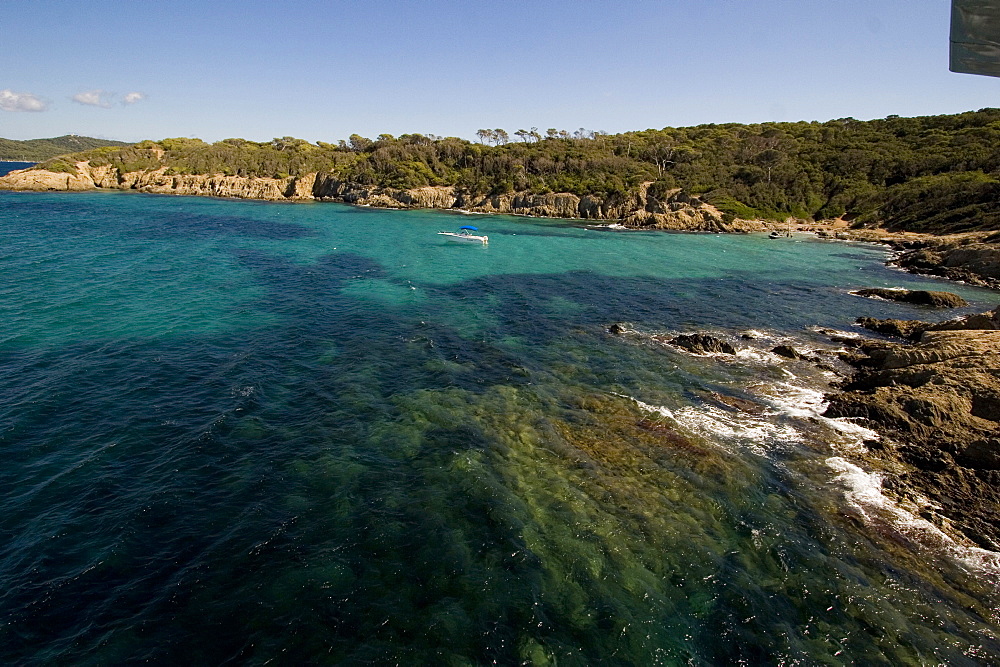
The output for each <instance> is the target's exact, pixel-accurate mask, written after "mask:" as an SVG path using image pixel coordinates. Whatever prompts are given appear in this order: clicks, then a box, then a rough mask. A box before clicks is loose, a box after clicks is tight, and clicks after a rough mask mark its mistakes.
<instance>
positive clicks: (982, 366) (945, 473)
mask: <svg viewBox="0 0 1000 667" xmlns="http://www.w3.org/2000/svg"><path fill="white" fill-rule="evenodd" d="M859 323H860V324H862V325H863V326H865V327H866V328H869V329H872V330H875V331H879V332H882V333H885V334H887V335H904V336H905V337H906V338H908V339H909V341H907V342H904V341H899V342H894V341H890V340H877V339H865V338H862V339H857V340H852V339H848V340H842V341H840V342H842V343H843V344H845V345H848V346H850V347H851V348H852V350H851V352H847V353H843V354H842V355H841V356H842V358H843V360H845V361H847V362H848V363H850V364H851V365H852V366H854V367H855V369H856V371H855V373H854V374H853V376H851V377H850V378H848V379H847V380H845V381H844V382H843V383H842V384H841V386H839V387H838V388H837V390H836V391H835V392H833V393H831V394H829V395H828V396H827V400H828V402H829V406H828V408H827V410H826V416H829V417H850V418H856V419H860V420H862V421H863V422H864V423H865V424H866V425H868V426H870V427H871V428H873V429H874V430H875V431H877V432H878V433H880V434H881V435H883V436H884V437H883V438H882V439H881V440H879V441H878V442H874V441H872V442H867V443H866V445H867V447H868V456H869V457H870V460H871V461H870V462H876V463H877V464H878V465H879V466H880V467H885V466H887V465H888V466H889V469H890V470H891V471H890V472H887V473H886V474H885V487H886V489H887V490H889V491H890V492H891V493H892V494H893V495H895V496H896V497H897V498H899V499H901V500H905V501H908V503H909V504H911V505H913V506H918V507H923V508H924V509H923V512H922V515H923V516H924V518H927V519H929V520H931V521H934V522H936V523H938V524H939V525H941V526H942V527H952V528H954V529H957V530H958V531H959V532H961V533H962V534H963V535H965V537H967V538H968V539H969V540H971V541H972V542H975V543H976V544H977V545H979V546H981V547H983V548H987V549H990V550H993V551H1000V308H998V309H997V310H994V311H993V312H992V313H985V314H982V315H974V316H971V317H966V318H960V319H955V320H948V321H946V322H941V323H937V324H931V323H926V322H918V321H915V320H914V321H907V322H903V323H900V322H899V321H898V320H874V319H871V318H862V320H860V321H859ZM900 324H902V325H903V326H900Z"/></svg>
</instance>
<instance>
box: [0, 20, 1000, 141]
mask: <svg viewBox="0 0 1000 667" xmlns="http://www.w3.org/2000/svg"><path fill="white" fill-rule="evenodd" d="M949 10H950V3H949V2H948V1H947V0H836V1H831V2H813V1H810V0H797V1H793V0H758V1H751V0H700V1H695V0H656V1H643V0H620V1H617V2H597V1H593V0H572V1H571V0H534V1H532V2H522V1H520V0H508V1H503V0H494V1H493V2H477V1H476V0H465V1H452V0H425V1H421V0H409V1H405V0H370V1H368V2H357V1H352V2H341V1H340V0H327V1H325V2H324V1H320V0H283V1H281V0H268V1H266V2H264V1H257V0H242V1H241V0H236V1H232V0H231V1H229V2H216V1H215V0H200V1H197V2H193V1H190V0H171V1H169V2H151V1H147V0H132V1H131V2H125V1H116V2H112V1H109V0H32V1H27V0H22V1H16V2H15V1H12V0H8V1H7V2H4V3H3V10H2V13H0V34H2V35H3V45H4V49H3V51H4V55H3V58H2V59H0V137H6V138H12V139H29V138H39V137H50V136H57V135H61V134H67V133H76V134H83V135H91V136H98V137H105V138H113V139H122V140H128V141H134V140H139V139H144V138H153V139H160V138H164V137H173V136H197V137H201V138H203V139H206V140H208V141H216V140H219V139H223V138H227V137H244V138H247V139H254V140H267V139H271V138H272V137H277V136H285V135H292V136H296V137H301V138H304V139H308V140H310V141H315V140H323V141H335V140H337V139H341V138H346V137H347V136H348V135H350V134H352V133H355V132H356V133H359V134H362V135H365V136H369V137H374V136H377V135H378V134H380V133H383V132H387V133H390V134H394V135H398V134H403V133H408V132H422V133H431V134H438V135H453V136H461V137H466V138H474V137H475V132H476V130H477V129H479V128H483V127H488V128H504V129H506V130H507V131H508V132H513V131H514V130H516V129H519V128H526V129H530V128H531V127H532V126H534V127H538V128H540V130H541V131H542V132H544V131H545V129H547V128H549V127H555V128H558V129H567V130H575V129H577V128H580V127H583V128H586V129H590V130H604V131H607V132H623V131H627V130H641V129H646V128H662V127H666V126H684V125H697V124H700V123H721V122H761V121H768V120H775V121H783V120H820V121H823V120H829V119H832V118H841V117H845V116H852V117H854V118H858V119H869V118H880V117H884V116H886V115H889V114H898V115H901V116H915V115H926V114H939V113H954V112H959V111H967V110H971V109H979V108H982V107H987V106H1000V79H995V78H991V77H981V76H973V75H968V74H953V73H951V72H949V71H948V24H949ZM74 97H76V100H74ZM127 102H131V103H127ZM30 109H43V110H36V111H32V110H30Z"/></svg>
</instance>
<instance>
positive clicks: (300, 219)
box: [0, 192, 1000, 664]
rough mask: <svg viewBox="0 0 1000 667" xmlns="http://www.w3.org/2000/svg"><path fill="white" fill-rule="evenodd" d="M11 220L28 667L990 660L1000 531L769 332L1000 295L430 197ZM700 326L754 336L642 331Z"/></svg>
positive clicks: (14, 639) (14, 602)
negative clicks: (475, 238) (615, 330)
mask: <svg viewBox="0 0 1000 667" xmlns="http://www.w3.org/2000/svg"><path fill="white" fill-rule="evenodd" d="M470 220H471V221H472V224H474V225H476V226H478V227H479V228H480V230H481V232H482V233H486V234H488V235H489V237H490V242H489V244H488V245H487V246H482V247H479V246H469V245H460V244H450V243H448V242H447V241H445V240H442V239H443V237H440V236H438V235H437V234H436V232H437V231H442V230H453V229H455V228H457V227H458V226H460V225H463V224H468V223H469V222H470ZM0 225H2V229H3V245H2V247H0V321H2V322H3V323H4V326H3V328H2V330H0V370H2V375H0V451H2V453H3V457H4V462H5V465H4V466H3V468H2V469H0V508H2V510H3V511H2V513H0V533H2V534H3V535H4V540H3V541H2V543H0V590H2V591H5V593H4V594H2V596H0V615H2V616H3V618H4V619H5V620H4V623H3V624H0V659H2V660H4V661H5V662H10V663H18V664H49V663H53V662H85V663H100V664H107V663H122V662H137V661H149V662H154V663H177V662H196V663H223V662H236V663H250V664H260V663H265V662H268V661H272V660H280V661H282V662H285V663H302V662H310V663H323V664H394V663H401V664H486V663H498V664H525V663H526V664H556V663H559V664H680V663H687V664H722V663H732V662H741V661H742V662H744V663H758V664H759V663H765V664H772V663H775V664H776V663H791V662H802V663H807V664H814V663H826V664H849V663H866V664H926V663H939V662H943V663H949V664H963V663H965V664H977V663H989V662H996V661H997V659H1000V639H998V632H1000V618H998V614H997V607H998V602H1000V592H998V585H1000V581H998V575H1000V561H998V555H997V554H993V553H990V552H985V551H982V550H979V549H975V548H972V547H969V546H967V545H963V544H962V543H961V542H959V541H955V540H953V539H951V538H949V537H948V536H946V535H944V534H943V533H940V532H939V531H937V530H936V529H935V528H934V527H933V526H932V525H931V524H929V523H928V522H926V521H924V520H923V519H921V518H920V517H919V516H917V515H915V514H913V513H912V512H910V511H909V509H908V508H904V507H900V506H898V505H896V504H894V503H891V502H889V501H888V500H887V499H886V498H885V497H884V496H882V495H881V494H880V493H879V490H878V478H877V474H876V473H877V471H872V470H864V469H862V468H860V467H858V466H856V465H854V464H852V463H850V461H851V454H852V452H854V451H856V448H858V447H860V444H859V443H860V442H861V440H863V439H864V438H867V437H872V434H870V433H866V432H865V431H864V430H863V429H861V428H859V427H858V426H857V425H854V424H850V423H845V422H837V421H834V420H828V419H825V418H822V417H821V416H820V413H821V410H822V392H823V391H824V390H826V389H827V388H828V386H829V382H830V381H831V380H832V379H833V378H832V375H831V374H829V373H826V372H824V371H822V370H821V369H816V368H815V367H813V366H811V365H809V364H802V363H799V362H793V361H790V360H781V359H779V358H777V357H776V356H774V355H772V354H770V353H769V352H768V351H767V350H768V349H769V348H770V347H771V346H773V345H774V344H776V343H777V342H791V343H793V344H795V345H797V346H800V347H803V348H817V347H823V346H824V345H826V346H829V345H830V344H829V342H828V340H827V339H825V338H824V337H823V336H822V335H821V334H820V333H819V332H818V331H817V329H819V328H823V327H829V328H834V329H840V330H847V331H853V330H854V329H853V325H852V322H853V321H854V319H855V318H856V317H858V316H860V315H870V316H876V317H899V318H903V319H913V318H923V319H928V318H934V317H943V315H940V314H938V313H935V312H930V311H926V310H922V309H920V308H917V307H914V306H909V305H906V304H896V303H889V302H880V301H873V300H865V299H859V298H857V297H854V296H852V295H850V294H849V293H848V291H849V290H850V289H854V288H858V287H877V286H900V287H908V288H911V289H916V288H922V289H948V290H949V291H954V292H957V293H959V294H961V295H962V296H964V297H965V298H966V299H967V300H969V301H970V303H971V305H970V306H969V307H968V308H967V309H964V310H960V311H957V312H956V311H953V312H950V313H948V316H952V315H954V314H957V313H961V312H978V311H981V310H984V309H986V308H988V307H993V306H995V305H996V303H997V301H998V295H997V294H996V293H994V292H989V291H986V290H980V289H975V288H970V287H965V286H960V285H945V284H944V283H942V282H941V281H936V280H931V279H927V278H921V277H917V276H911V275H908V274H904V273H901V272H898V271H895V270H891V269H888V268H886V267H885V266H884V265H883V261H884V257H885V255H884V251H883V250H882V249H879V248H876V247H872V246H866V245H859V244H843V243H832V242H825V241H819V240H817V239H814V238H812V237H808V236H800V237H796V238H792V239H781V240H769V239H767V238H766V237H765V236H763V235H749V236H726V235H710V234H667V233H657V232H624V231H619V230H614V229H610V228H601V227H588V226H586V225H583V224H576V223H568V222H565V221H548V220H532V219H516V218H510V217H502V216H494V217H486V216H475V217H470V216H465V215H460V214H455V213H448V212H441V211H384V210H375V209H366V208H353V207H347V206H341V205H336V204H296V205H290V204H278V203H263V202H247V201H228V200H215V199H199V198H184V197H163V196H151V195H138V194H135V193H121V192H94V193H83V194H65V193H53V194H44V193H0ZM616 322H621V323H624V324H625V328H626V329H627V330H628V331H630V332H634V333H630V334H628V335H625V336H615V335H611V334H609V333H608V331H607V329H608V327H609V326H610V325H611V324H613V323H616ZM703 330H709V331H713V332H715V333H717V334H718V335H721V336H724V337H727V338H729V339H731V340H733V341H734V342H739V343H740V346H741V348H742V350H741V352H740V354H738V355H736V357H734V358H722V357H695V356H691V355H688V354H685V353H683V352H682V351H680V350H678V349H676V348H673V347H671V346H669V345H665V344H662V343H659V342H657V339H656V337H658V336H669V335H673V334H676V333H688V332H692V331H703ZM747 330H753V331H754V332H755V333H753V334H751V335H752V336H753V339H752V340H743V339H740V338H739V335H740V333H741V332H744V331H747ZM726 400H728V401H729V403H727V402H726ZM737 401H746V402H747V403H746V404H748V405H753V406H756V407H754V408H752V409H749V410H734V409H732V404H738V403H737Z"/></svg>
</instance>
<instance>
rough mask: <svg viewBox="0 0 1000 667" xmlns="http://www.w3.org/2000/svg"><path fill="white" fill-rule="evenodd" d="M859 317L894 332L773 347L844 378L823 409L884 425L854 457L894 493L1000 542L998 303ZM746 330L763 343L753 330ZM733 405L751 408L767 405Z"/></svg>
mask: <svg viewBox="0 0 1000 667" xmlns="http://www.w3.org/2000/svg"><path fill="white" fill-rule="evenodd" d="M932 294H946V293H932ZM900 296H902V295H900ZM952 296H954V295H952ZM917 298H922V297H917ZM945 307H948V306H945ZM858 323H859V324H860V325H861V326H863V327H865V328H868V329H870V330H873V331H876V332H879V333H882V334H884V335H886V336H890V337H892V338H878V339H876V338H868V337H862V336H856V335H854V334H851V335H847V334H845V333H844V332H837V331H823V332H820V333H821V334H822V335H825V336H826V337H827V338H828V339H829V340H830V342H831V343H832V344H833V346H829V347H827V346H824V347H821V348H818V349H812V350H810V351H808V352H803V351H801V350H799V349H796V348H795V347H793V346H791V345H787V344H780V345H777V346H774V347H773V348H772V347H768V348H767V349H769V351H770V352H771V353H772V354H775V355H777V356H779V357H784V358H786V359H791V360H795V361H799V362H802V363H806V364H809V365H811V366H814V367H816V368H817V369H821V370H824V371H829V372H833V373H835V374H836V375H838V376H839V377H840V378H841V379H840V380H839V381H836V382H834V383H833V384H832V385H831V390H830V391H829V392H828V393H827V394H826V395H825V402H826V405H827V407H826V409H825V412H824V414H823V416H825V417H830V418H848V419H850V420H852V421H854V422H856V423H858V424H859V425H861V426H864V427H866V428H868V429H871V430H872V431H874V432H876V433H878V434H879V436H880V437H879V438H878V439H871V440H866V441H865V442H864V443H863V446H862V448H860V449H857V450H852V453H851V454H850V456H851V457H853V458H854V459H855V461H856V462H857V463H858V464H862V465H864V466H866V467H867V468H868V469H869V470H873V471H875V472H877V473H878V474H879V475H880V477H881V478H882V484H883V489H884V491H885V492H886V493H887V494H888V495H890V496H892V497H894V498H895V499H896V500H897V501H899V502H901V503H902V504H903V505H904V506H905V507H907V508H909V509H910V510H911V511H913V512H914V513H916V514H919V515H920V516H921V517H922V518H924V519H926V520H928V521H930V522H932V523H934V524H936V525H937V526H938V527H939V528H941V529H942V530H944V531H945V532H946V533H948V534H951V535H954V536H961V537H962V538H963V539H964V540H966V541H967V542H968V543H970V544H975V545H976V546H979V547H981V548H985V549H989V550H992V551H1000V308H997V309H996V310H994V311H992V312H988V313H983V314H977V315H968V316H965V317H961V318H955V319H951V320H946V321H944V322H938V323H929V322H921V321H917V320H906V321H901V320H876V319H873V318H860V319H859V320H858ZM607 331H608V333H609V334H611V335H615V336H625V337H634V338H637V339H639V340H646V341H649V342H652V343H655V344H658V345H670V346H673V347H677V348H680V349H683V350H685V351H686V352H689V353H691V354H695V355H713V356H719V355H721V356H728V355H738V354H739V347H741V345H740V343H739V341H738V340H737V339H736V336H737V334H735V333H731V334H730V335H728V336H726V335H723V336H722V337H721V338H720V337H719V335H718V334H712V333H708V332H695V333H689V334H680V335H663V334H643V333H641V332H637V331H634V330H632V329H631V328H630V327H629V326H628V325H627V324H625V323H616V324H612V325H611V326H609V327H608V329H607ZM726 338H730V339H731V340H726ZM740 338H742V339H744V341H745V343H746V344H747V345H749V346H750V347H752V348H754V349H757V350H761V351H762V348H761V347H760V341H755V340H753V339H754V336H752V335H747V334H746V333H744V334H742V335H741V336H740ZM837 346H839V347H837ZM841 362H842V363H841ZM852 368H853V371H852ZM716 398H717V399H719V400H723V401H724V402H726V401H725V398H726V397H721V396H717V397H716ZM727 405H728V406H729V407H730V408H733V409H737V410H739V411H743V412H747V413H749V414H751V415H754V414H757V412H759V410H761V409H763V406H761V405H757V404H755V403H753V402H752V401H746V400H742V401H741V402H739V403H735V404H734V403H733V402H732V401H728V402H727Z"/></svg>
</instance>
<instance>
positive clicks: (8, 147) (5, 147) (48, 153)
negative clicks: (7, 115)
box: [0, 134, 128, 162]
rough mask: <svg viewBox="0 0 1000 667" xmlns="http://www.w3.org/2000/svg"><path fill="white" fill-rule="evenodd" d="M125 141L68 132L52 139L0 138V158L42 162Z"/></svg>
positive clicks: (117, 144)
mask: <svg viewBox="0 0 1000 667" xmlns="http://www.w3.org/2000/svg"><path fill="white" fill-rule="evenodd" d="M127 145H128V144H126V143H125V142H124V141H108V140H106V139H94V138H93V137H78V136H77V135H75V134H67V135H66V136H62V137H53V138H51V139H28V140H27V141H17V140H16V139H0V160H12V161H24V162H41V161H42V160H48V159H49V158H53V157H55V156H57V155H63V154H65V153H77V152H79V151H86V150H90V149H92V148H98V147H100V146H127Z"/></svg>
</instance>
